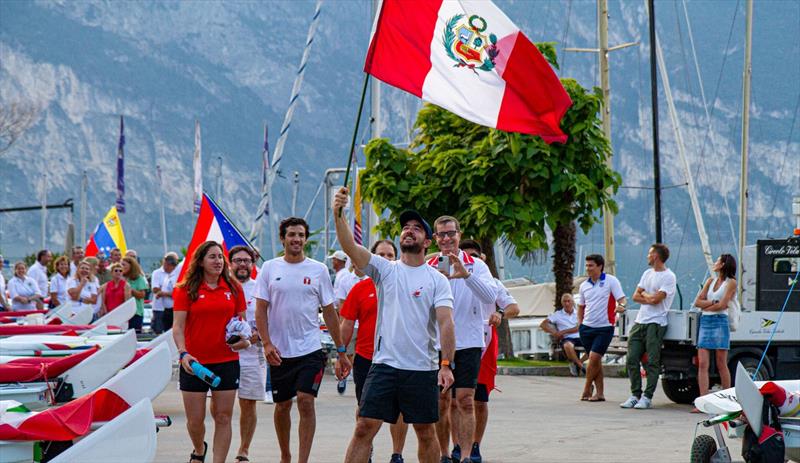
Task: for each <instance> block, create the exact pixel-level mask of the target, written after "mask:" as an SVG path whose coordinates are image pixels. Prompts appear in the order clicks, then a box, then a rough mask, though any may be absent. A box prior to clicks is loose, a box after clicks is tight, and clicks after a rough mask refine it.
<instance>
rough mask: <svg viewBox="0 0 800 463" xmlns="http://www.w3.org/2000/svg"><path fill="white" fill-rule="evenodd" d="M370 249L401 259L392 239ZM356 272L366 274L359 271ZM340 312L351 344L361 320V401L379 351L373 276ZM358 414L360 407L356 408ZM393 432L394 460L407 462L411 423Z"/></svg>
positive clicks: (357, 367)
mask: <svg viewBox="0 0 800 463" xmlns="http://www.w3.org/2000/svg"><path fill="white" fill-rule="evenodd" d="M370 252H372V253H373V254H377V255H379V256H381V257H383V258H384V259H386V260H395V259H396V258H397V248H396V247H395V245H394V242H392V241H391V240H381V241H377V242H375V244H373V245H372V249H370ZM355 272H356V274H357V275H359V276H361V275H363V274H362V273H361V272H360V271H359V270H355ZM339 315H340V316H341V317H342V322H341V328H340V331H341V334H342V340H343V342H344V343H345V344H349V343H350V338H352V336H353V331H354V330H355V324H356V322H358V333H357V335H356V349H355V350H356V355H355V358H354V360H353V382H354V383H355V384H356V401H357V402H359V403H360V402H361V391H362V390H363V388H364V382H365V381H366V380H367V373H369V369H370V367H371V366H372V354H373V352H374V351H375V322H376V318H377V316H378V291H377V289H376V288H375V283H373V281H372V280H371V279H370V278H365V279H363V280H361V281H360V282H358V283H356V285H355V286H353V289H351V290H350V293H348V295H347V299H345V301H344V304H343V305H342V308H341V310H340V311H339ZM356 416H358V407H356ZM389 432H390V433H391V434H392V457H391V460H390V463H403V447H404V446H405V443H406V433H407V432H408V424H407V423H405V422H404V421H403V419H402V416H401V417H400V419H399V420H397V423H395V424H392V425H391V426H390V427H389Z"/></svg>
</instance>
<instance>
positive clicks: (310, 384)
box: [269, 349, 327, 403]
mask: <svg viewBox="0 0 800 463" xmlns="http://www.w3.org/2000/svg"><path fill="white" fill-rule="evenodd" d="M326 360H327V358H326V357H325V353H324V352H322V349H320V350H317V351H314V352H311V353H310V354H306V355H301V356H300V357H292V358H283V359H281V364H280V366H277V367H276V366H274V365H270V367H269V369H270V380H271V381H272V398H273V400H274V401H275V402H276V403H278V402H284V401H287V400H291V399H292V397H294V396H296V395H297V393H298V392H304V393H306V394H311V395H313V396H314V397H316V396H317V394H318V393H319V385H320V384H322V375H323V374H324V373H325V361H326Z"/></svg>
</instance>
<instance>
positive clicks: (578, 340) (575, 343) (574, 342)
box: [560, 338, 583, 349]
mask: <svg viewBox="0 0 800 463" xmlns="http://www.w3.org/2000/svg"><path fill="white" fill-rule="evenodd" d="M565 342H569V343H571V344H572V345H573V346H574V347H583V343H582V342H581V338H561V342H560V344H561V348H562V349H563V348H564V343H565Z"/></svg>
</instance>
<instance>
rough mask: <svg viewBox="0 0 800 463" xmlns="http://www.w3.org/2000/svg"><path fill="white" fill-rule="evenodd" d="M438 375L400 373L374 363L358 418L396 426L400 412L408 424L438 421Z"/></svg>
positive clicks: (409, 371)
mask: <svg viewBox="0 0 800 463" xmlns="http://www.w3.org/2000/svg"><path fill="white" fill-rule="evenodd" d="M437 382H438V372H437V371H436V370H432V371H414V370H401V369H399V368H394V367H390V366H389V365H383V364H373V365H372V367H371V368H370V370H369V374H368V375H367V381H366V382H365V383H364V391H363V393H362V395H361V401H360V402H359V409H360V411H359V413H358V414H359V416H363V417H365V418H374V419H376V420H383V421H385V422H387V423H396V422H397V418H398V417H399V416H400V413H402V414H403V420H404V421H405V422H406V423H418V424H430V423H436V422H437V421H439V386H438V384H437Z"/></svg>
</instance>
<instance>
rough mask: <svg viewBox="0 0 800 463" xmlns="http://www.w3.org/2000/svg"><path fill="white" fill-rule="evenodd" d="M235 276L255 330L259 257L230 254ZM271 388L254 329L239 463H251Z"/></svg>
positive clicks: (242, 356)
mask: <svg viewBox="0 0 800 463" xmlns="http://www.w3.org/2000/svg"><path fill="white" fill-rule="evenodd" d="M228 260H229V261H230V263H231V271H232V272H233V276H235V277H236V279H237V280H239V283H241V284H242V290H244V299H245V301H246V302H247V310H246V311H245V316H246V318H247V322H248V323H249V324H250V327H251V328H255V325H256V298H255V296H256V294H255V293H256V280H254V279H252V278H250V275H251V274H252V273H253V266H254V265H255V260H256V253H255V252H254V251H253V250H252V249H250V248H248V247H247V246H234V247H233V248H231V249H230V251H228ZM266 387H267V361H266V359H265V358H264V347H263V346H262V345H261V338H259V337H258V331H257V330H255V329H253V336H252V337H251V338H250V347H248V348H247V349H243V350H240V351H239V391H238V392H239V410H241V414H240V416H239V435H240V437H241V443H240V444H239V451H238V452H236V461H237V462H242V461H250V459H249V458H248V456H249V455H250V443H251V442H252V441H253V435H254V434H255V432H256V424H257V423H258V416H257V415H256V403H258V402H260V401H263V400H264V398H265V396H266Z"/></svg>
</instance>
